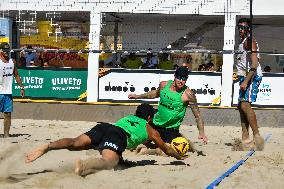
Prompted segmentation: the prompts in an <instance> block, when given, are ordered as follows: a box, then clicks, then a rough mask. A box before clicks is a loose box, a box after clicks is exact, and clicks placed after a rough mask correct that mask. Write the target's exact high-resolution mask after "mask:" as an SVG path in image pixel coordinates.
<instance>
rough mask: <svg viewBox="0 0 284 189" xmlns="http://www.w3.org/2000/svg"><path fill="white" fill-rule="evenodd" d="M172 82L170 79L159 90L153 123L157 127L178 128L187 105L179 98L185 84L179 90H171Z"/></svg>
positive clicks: (184, 88)
mask: <svg viewBox="0 0 284 189" xmlns="http://www.w3.org/2000/svg"><path fill="white" fill-rule="evenodd" d="M172 83H173V81H172V80H170V81H169V82H168V84H167V85H166V86H165V88H164V89H162V90H161V91H160V102H159V106H158V112H157V113H156V114H155V117H154V119H153V123H154V124H155V125H156V126H157V127H163V128H171V129H179V127H180V125H181V123H182V121H183V118H184V116H185V112H186V107H187V105H188V104H187V103H185V102H183V101H182V99H181V96H182V94H183V92H184V91H185V90H186V88H187V86H186V85H185V86H184V87H183V88H182V90H181V91H179V92H173V91H171V90H170V86H171V84H172Z"/></svg>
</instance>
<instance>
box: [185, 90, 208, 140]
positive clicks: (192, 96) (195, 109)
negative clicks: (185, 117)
mask: <svg viewBox="0 0 284 189" xmlns="http://www.w3.org/2000/svg"><path fill="white" fill-rule="evenodd" d="M185 94H186V97H187V100H188V105H189V106H190V108H191V111H192V113H193V115H194V117H195V120H196V124H197V128H198V131H199V136H198V138H199V139H202V140H203V141H204V142H205V143H207V137H206V135H205V131H204V121H203V119H202V116H201V113H200V110H199V108H198V105H197V99H196V96H195V94H194V92H193V91H192V90H190V89H187V90H186V91H185Z"/></svg>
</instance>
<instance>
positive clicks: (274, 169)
mask: <svg viewBox="0 0 284 189" xmlns="http://www.w3.org/2000/svg"><path fill="white" fill-rule="evenodd" d="M95 124H96V123H95V122H83V121H47V120H29V119H13V122H12V129H11V134H12V137H10V138H7V139H4V138H1V139H0V146H1V148H0V167H1V170H0V188H69V189H70V188H94V187H96V188H141V187H144V188H161V187H163V188H205V187H206V186H207V185H208V184H210V183H211V182H213V181H214V180H215V179H216V178H217V177H219V176H220V175H222V174H223V173H224V172H225V171H226V170H228V169H229V168H230V167H232V166H233V165H234V164H236V163H237V162H238V161H239V160H240V159H241V158H243V157H244V156H245V155H246V154H247V152H244V151H232V145H233V142H234V140H233V139H234V138H238V137H239V136H240V134H241V128H240V127H236V126H225V127H220V126H219V127H216V126H206V132H207V136H208V138H209V142H208V144H206V145H204V144H202V143H201V141H199V140H198V139H197V136H198V133H197V129H196V127H195V126H184V125H183V126H182V127H181V132H182V133H183V134H184V135H185V136H187V137H188V138H190V139H191V140H192V141H193V142H194V144H195V147H196V148H197V150H198V151H199V152H198V153H196V152H195V153H190V154H189V155H190V156H189V158H187V159H186V160H183V161H178V160H176V159H174V158H172V157H159V156H152V155H139V156H138V155H136V154H135V153H134V152H131V151H126V152H124V154H123V156H124V160H125V161H124V163H123V164H121V165H119V166H118V167H117V168H115V169H114V170H105V171H98V172H96V173H95V174H92V175H88V176H86V177H80V176H77V175H75V174H74V173H73V172H74V162H75V160H76V159H77V158H81V159H87V158H89V157H99V152H97V151H95V150H87V151H68V150H54V151H51V152H48V153H47V154H45V155H44V156H42V157H40V158H39V159H37V160H36V161H34V162H32V163H30V164H26V163H25V162H24V160H25V153H26V152H28V151H30V150H32V149H33V148H35V147H37V146H39V145H40V144H44V143H48V142H50V141H54V140H57V139H59V138H63V137H76V136H78V135H80V134H81V133H84V132H86V131H88V130H89V129H90V128H92V127H93V126H94V125H95ZM260 131H261V133H263V134H266V133H271V134H272V136H271V139H270V140H269V141H268V143H267V144H266V146H265V149H264V151H257V152H255V153H254V155H253V156H252V157H250V158H249V159H248V160H247V161H246V163H245V164H244V165H242V166H240V167H239V169H237V170H236V171H235V172H233V173H232V174H231V175H230V176H229V177H227V178H225V179H224V180H223V181H222V182H221V183H220V185H219V186H218V187H217V188H268V187H273V188H283V187H284V184H283V182H282V179H283V173H284V160H283V155H284V139H283V136H284V129H283V128H268V127H262V128H260ZM248 183H249V184H248Z"/></svg>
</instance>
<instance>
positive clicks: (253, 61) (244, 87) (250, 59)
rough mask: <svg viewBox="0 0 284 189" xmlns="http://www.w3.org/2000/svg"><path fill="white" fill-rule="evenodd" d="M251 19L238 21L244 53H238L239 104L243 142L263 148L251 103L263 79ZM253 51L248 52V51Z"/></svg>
mask: <svg viewBox="0 0 284 189" xmlns="http://www.w3.org/2000/svg"><path fill="white" fill-rule="evenodd" d="M250 27H251V21H250V19H248V18H241V19H240V20H239V21H238V30H239V36H240V39H241V43H240V45H239V50H240V51H242V52H243V53H242V54H238V55H237V65H236V66H237V69H238V76H239V81H240V91H239V105H238V109H239V112H240V118H241V125H242V142H243V145H244V146H245V147H248V148H246V149H249V148H254V147H256V150H263V148H264V140H263V138H262V137H261V136H260V134H259V130H258V125H257V120H256V115H255V112H254V110H253V109H252V107H251V103H252V102H255V101H256V97H257V93H258V87H259V85H260V83H261V80H262V71H261V67H260V64H259V56H258V54H257V53H256V52H257V51H259V48H258V44H257V42H256V40H255V39H254V38H253V39H250ZM250 50H251V51H252V53H251V54H248V53H247V51H250ZM249 126H250V127H251V129H252V132H253V140H252V141H251V140H250V138H249Z"/></svg>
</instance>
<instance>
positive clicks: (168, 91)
mask: <svg viewBox="0 0 284 189" xmlns="http://www.w3.org/2000/svg"><path fill="white" fill-rule="evenodd" d="M188 74H189V71H188V68H186V67H179V68H178V69H177V70H176V71H175V75H174V80H173V81H172V80H170V81H162V82H160V85H159V88H158V89H157V90H152V91H150V92H147V93H144V94H140V95H137V94H129V95H128V98H129V99H145V98H146V99H152V98H158V97H160V102H159V106H158V112H157V113H156V115H155V117H154V119H153V124H154V125H153V128H154V129H156V130H157V131H158V132H159V133H160V135H161V138H162V139H163V140H164V141H165V142H167V143H170V142H171V141H172V139H174V138H176V137H179V136H182V134H181V133H180V132H179V127H180V125H181V123H182V121H183V119H184V116H185V112H186V108H187V107H188V106H189V107H190V108H191V110H192V113H193V115H194V117H195V119H196V123H197V128H198V131H199V136H198V139H201V140H203V142H204V143H207V137H206V135H205V132H204V122H203V119H202V117H201V113H200V111H199V108H198V105H197V99H196V96H195V94H194V92H193V91H192V90H190V89H189V88H188V87H187V86H186V85H185V83H186V81H187V78H188ZM191 147H192V151H193V146H191Z"/></svg>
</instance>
